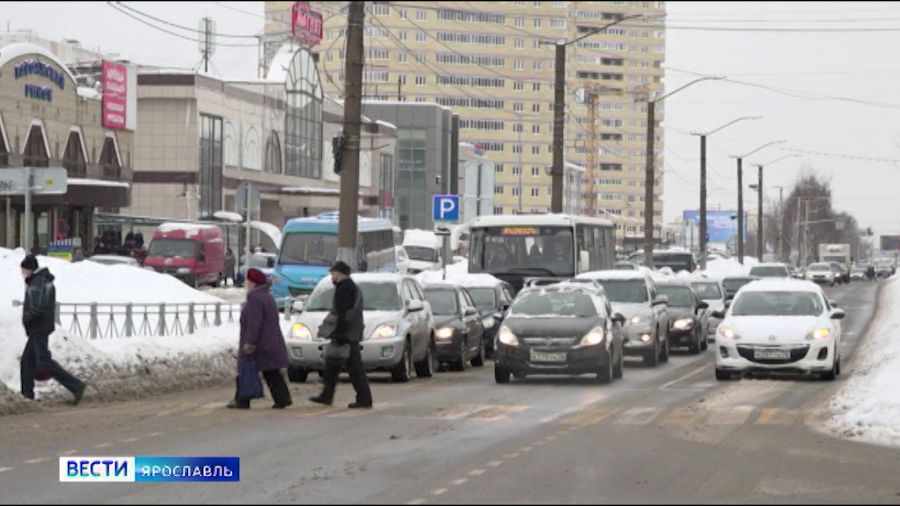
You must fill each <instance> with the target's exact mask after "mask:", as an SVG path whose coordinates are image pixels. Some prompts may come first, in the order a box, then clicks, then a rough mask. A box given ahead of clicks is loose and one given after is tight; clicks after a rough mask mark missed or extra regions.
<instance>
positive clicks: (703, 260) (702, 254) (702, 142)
mask: <svg viewBox="0 0 900 506" xmlns="http://www.w3.org/2000/svg"><path fill="white" fill-rule="evenodd" d="M700 270H701V271H705V270H706V135H701V136H700Z"/></svg>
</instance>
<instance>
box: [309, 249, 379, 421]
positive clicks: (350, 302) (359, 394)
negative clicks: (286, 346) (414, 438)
mask: <svg viewBox="0 0 900 506" xmlns="http://www.w3.org/2000/svg"><path fill="white" fill-rule="evenodd" d="M331 282H332V283H333V284H334V285H335V289H334V302H333V303H332V309H331V312H330V313H329V315H328V316H327V317H326V318H325V322H323V324H322V326H321V327H320V328H319V335H320V337H326V335H327V337H329V338H330V342H329V343H328V344H327V345H326V346H325V374H324V378H323V381H324V383H325V385H324V387H323V388H322V393H321V394H320V395H319V396H318V397H313V398H311V399H310V401H312V402H315V403H318V404H325V405H329V406H330V405H331V404H332V403H333V402H334V390H335V387H336V386H337V379H338V374H340V372H341V369H342V368H343V367H344V365H345V364H346V367H347V371H348V372H349V373H350V380H351V381H352V382H353V388H354V389H355V390H356V402H354V403H351V404H350V405H349V406H348V407H349V408H350V409H370V408H371V407H372V392H371V390H369V381H368V379H367V378H366V369H365V366H364V365H363V361H362V353H361V351H360V343H361V342H362V338H363V332H364V330H365V324H364V322H363V296H362V292H360V290H359V287H357V286H356V283H354V282H353V279H351V278H350V266H349V265H347V264H346V263H344V262H337V263H335V264H334V266H333V267H332V268H331ZM332 324H333V327H332ZM323 327H324V328H323ZM326 333H327V334H326Z"/></svg>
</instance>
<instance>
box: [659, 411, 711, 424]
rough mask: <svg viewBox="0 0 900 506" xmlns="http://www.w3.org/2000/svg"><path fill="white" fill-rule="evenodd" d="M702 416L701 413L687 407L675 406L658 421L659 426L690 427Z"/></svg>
mask: <svg viewBox="0 0 900 506" xmlns="http://www.w3.org/2000/svg"><path fill="white" fill-rule="evenodd" d="M702 418H703V413H702V412H699V411H691V410H690V409H689V408H676V409H673V410H672V411H670V412H669V414H667V415H666V416H665V417H663V419H662V420H660V421H659V426H660V427H690V426H693V425H696V424H697V423H698V422H699V421H700V419H702Z"/></svg>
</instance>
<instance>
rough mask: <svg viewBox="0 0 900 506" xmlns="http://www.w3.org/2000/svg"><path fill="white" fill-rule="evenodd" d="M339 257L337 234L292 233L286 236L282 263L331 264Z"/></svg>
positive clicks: (282, 247) (281, 258) (279, 261)
mask: <svg viewBox="0 0 900 506" xmlns="http://www.w3.org/2000/svg"><path fill="white" fill-rule="evenodd" d="M335 258H337V235H336V234H323V233H319V232H313V233H310V232H303V233H292V234H288V235H286V236H285V237H284V241H283V244H282V246H281V257H280V258H279V259H278V263H279V264H280V265H306V264H311V265H331V263H332V262H334V259H335Z"/></svg>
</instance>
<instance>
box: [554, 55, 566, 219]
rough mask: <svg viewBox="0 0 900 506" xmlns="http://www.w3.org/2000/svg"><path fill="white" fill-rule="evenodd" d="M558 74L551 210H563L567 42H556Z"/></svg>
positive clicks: (555, 85) (555, 96) (555, 92)
mask: <svg viewBox="0 0 900 506" xmlns="http://www.w3.org/2000/svg"><path fill="white" fill-rule="evenodd" d="M554 69H555V71H556V76H555V80H554V84H553V170H552V174H553V175H552V180H551V193H552V197H551V200H550V212H552V213H562V211H563V183H564V181H563V179H564V174H565V168H564V167H563V163H564V160H563V158H564V151H565V149H564V148H565V146H564V143H565V140H566V138H565V129H566V43H565V41H559V42H557V43H556V64H555V67H554Z"/></svg>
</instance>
